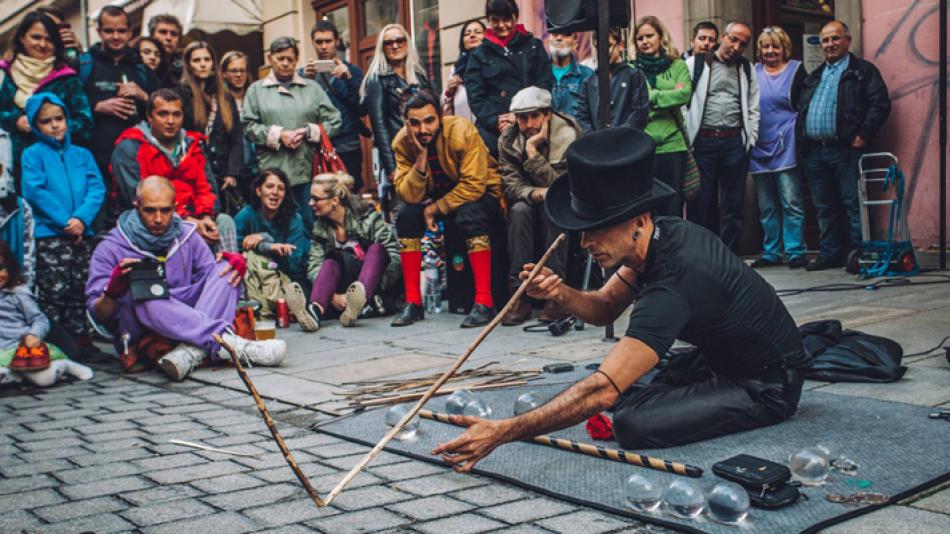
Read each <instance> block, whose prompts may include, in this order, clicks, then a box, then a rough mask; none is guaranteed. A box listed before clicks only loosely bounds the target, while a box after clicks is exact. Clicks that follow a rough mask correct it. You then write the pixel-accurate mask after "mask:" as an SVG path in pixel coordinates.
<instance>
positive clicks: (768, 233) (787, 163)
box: [749, 26, 806, 269]
mask: <svg viewBox="0 0 950 534" xmlns="http://www.w3.org/2000/svg"><path fill="white" fill-rule="evenodd" d="M791 55H792V40H791V38H789V36H788V34H787V33H785V30H783V29H782V28H779V27H778V26H769V27H767V28H765V29H764V30H762V33H761V34H759V38H758V40H757V41H756V56H757V57H758V59H759V62H758V63H756V65H755V75H756V78H757V80H758V82H759V109H760V115H759V139H758V141H756V143H755V146H754V147H752V154H751V157H750V160H749V173H751V174H752V176H753V177H754V178H755V191H756V196H757V197H758V200H759V221H761V223H762V232H763V234H764V235H763V242H762V255H761V256H759V258H758V259H756V260H755V261H754V262H752V266H753V267H772V266H774V265H780V264H781V263H782V261H783V259H786V260H787V261H788V267H789V268H790V269H796V268H799V267H804V266H805V264H806V256H805V243H804V240H803V237H802V225H803V223H804V220H805V212H804V208H803V207H802V205H803V200H802V187H801V177H800V176H799V173H798V160H797V156H796V151H795V123H796V122H797V120H798V112H797V111H796V110H795V103H796V102H797V101H798V95H799V93H801V90H802V84H803V83H804V80H805V68H804V67H802V63H801V62H800V61H798V60H795V59H790V57H791ZM783 245H784V247H783ZM783 248H784V251H783Z"/></svg>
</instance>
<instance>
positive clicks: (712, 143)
mask: <svg viewBox="0 0 950 534" xmlns="http://www.w3.org/2000/svg"><path fill="white" fill-rule="evenodd" d="M693 155H694V156H695V157H696V163H697V164H698V165H699V194H697V195H696V197H695V198H693V200H690V201H689V202H688V203H687V207H686V218H687V219H688V220H690V221H692V222H694V223H696V224H699V225H701V226H705V227H706V228H708V229H709V230H710V231H712V232H718V233H719V238H720V239H722V241H723V243H725V244H726V246H727V247H729V248H730V249H731V250H733V251H735V249H736V242H737V241H738V239H739V230H740V229H741V228H742V201H743V198H744V197H745V179H746V174H747V173H748V170H749V152H748V151H747V150H746V147H745V146H744V145H743V144H742V136H741V135H734V136H732V137H727V138H725V139H714V138H710V137H703V136H701V135H700V136H699V137H697V138H696V141H695V142H694V143H693ZM717 205H718V209H717ZM720 216H721V217H722V223H721V224H720V222H719V218H720Z"/></svg>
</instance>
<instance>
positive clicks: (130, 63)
mask: <svg viewBox="0 0 950 534" xmlns="http://www.w3.org/2000/svg"><path fill="white" fill-rule="evenodd" d="M97 30H98V32H99V39H100V42H98V43H96V44H94V45H93V46H92V47H91V48H90V49H89V51H87V52H86V53H84V54H83V55H82V56H80V59H79V76H80V78H82V82H83V91H85V93H86V97H87V98H89V106H90V107H91V108H92V112H93V115H94V116H95V119H96V135H94V136H93V137H92V140H91V142H90V143H89V149H90V150H91V151H92V155H93V157H95V159H96V165H98V166H99V172H100V173H102V177H103V178H104V180H105V186H106V203H104V204H103V210H104V211H103V213H108V211H107V210H108V208H109V207H111V201H110V199H111V198H112V195H111V192H112V179H111V176H110V175H109V172H108V171H109V160H110V159H111V158H112V150H113V149H114V148H115V140H116V139H118V137H119V135H120V134H121V133H122V132H123V131H124V130H125V129H126V128H131V127H132V126H135V125H136V124H137V123H138V122H139V121H141V120H142V119H144V118H145V102H146V101H147V100H148V94H149V93H151V92H152V91H154V90H155V89H158V77H156V76H155V73H154V72H153V71H152V70H151V69H149V68H146V67H145V65H144V64H143V63H142V60H141V59H140V58H139V53H138V51H137V50H135V49H134V48H131V47H129V46H128V44H129V40H130V39H131V38H132V30H131V28H130V27H129V16H128V14H127V13H126V12H125V11H124V10H123V9H122V8H121V7H116V6H105V7H103V8H102V11H100V12H99V20H98V24H97ZM101 217H102V215H100V218H101ZM106 219H107V220H105V221H103V220H101V219H100V221H98V222H101V223H103V224H102V226H103V227H104V228H105V229H108V228H109V227H111V226H112V225H111V222H112V221H109V220H108V219H113V220H114V215H113V216H111V217H106Z"/></svg>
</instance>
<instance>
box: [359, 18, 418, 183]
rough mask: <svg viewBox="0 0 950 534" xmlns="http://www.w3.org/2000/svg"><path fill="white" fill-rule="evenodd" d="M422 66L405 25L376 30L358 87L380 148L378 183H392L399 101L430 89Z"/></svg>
mask: <svg viewBox="0 0 950 534" xmlns="http://www.w3.org/2000/svg"><path fill="white" fill-rule="evenodd" d="M430 88H431V86H430V84H429V80H428V78H426V75H425V69H424V68H423V66H422V62H421V61H420V60H419V54H418V52H416V47H415V45H414V44H413V43H412V39H410V38H409V33H408V32H407V31H406V28H404V27H402V25H400V24H387V25H386V26H384V27H383V29H382V31H380V32H379V38H378V39H377V40H376V53H375V54H374V55H373V60H372V61H371V62H370V64H369V68H367V69H366V77H365V78H363V85H362V86H361V87H360V98H361V99H362V103H363V106H364V107H365V109H366V111H367V112H368V113H369V122H370V126H371V127H372V129H373V144H374V145H376V149H377V150H379V163H380V170H381V171H382V173H383V176H381V177H380V178H381V180H380V185H385V186H387V187H389V186H391V185H392V183H393V182H392V179H393V176H394V174H395V172H396V157H395V156H394V155H393V149H392V146H391V145H392V141H393V138H394V137H396V132H398V131H399V129H400V128H402V125H403V119H402V102H403V100H404V98H405V97H404V96H403V95H405V94H406V93H414V92H416V91H418V90H420V89H430Z"/></svg>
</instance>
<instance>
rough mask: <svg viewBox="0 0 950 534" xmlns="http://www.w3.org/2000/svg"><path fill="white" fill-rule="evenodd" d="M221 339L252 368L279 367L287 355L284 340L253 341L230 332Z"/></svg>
mask: <svg viewBox="0 0 950 534" xmlns="http://www.w3.org/2000/svg"><path fill="white" fill-rule="evenodd" d="M304 313H306V312H304ZM308 317H309V316H308ZM221 337H222V338H223V339H224V341H225V342H226V343H227V344H228V345H231V346H232V347H233V348H234V350H235V352H237V355H238V358H240V359H241V360H242V361H245V362H247V363H249V364H251V365H252V366H253V365H261V366H264V367H277V366H278V365H280V364H281V362H283V361H284V354H286V353H287V343H286V342H285V341H284V340H283V339H266V340H263V341H251V340H249V339H244V338H243V337H240V336H237V335H234V334H232V333H230V332H226V333H225V334H224V335H222V336H221Z"/></svg>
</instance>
